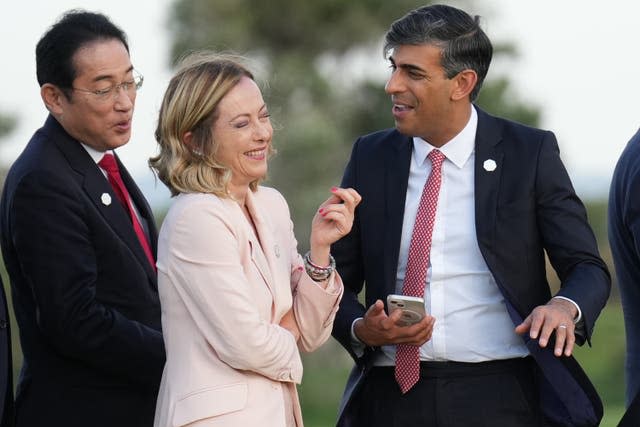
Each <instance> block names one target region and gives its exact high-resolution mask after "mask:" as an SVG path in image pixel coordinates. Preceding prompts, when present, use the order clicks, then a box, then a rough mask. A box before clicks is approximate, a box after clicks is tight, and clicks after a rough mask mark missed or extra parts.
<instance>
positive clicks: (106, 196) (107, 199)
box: [100, 193, 111, 206]
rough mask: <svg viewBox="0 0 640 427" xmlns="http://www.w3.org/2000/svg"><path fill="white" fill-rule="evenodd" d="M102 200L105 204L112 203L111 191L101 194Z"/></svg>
mask: <svg viewBox="0 0 640 427" xmlns="http://www.w3.org/2000/svg"><path fill="white" fill-rule="evenodd" d="M100 200H101V201H102V204H103V205H105V206H109V205H110V204H111V196H110V195H109V193H102V196H100Z"/></svg>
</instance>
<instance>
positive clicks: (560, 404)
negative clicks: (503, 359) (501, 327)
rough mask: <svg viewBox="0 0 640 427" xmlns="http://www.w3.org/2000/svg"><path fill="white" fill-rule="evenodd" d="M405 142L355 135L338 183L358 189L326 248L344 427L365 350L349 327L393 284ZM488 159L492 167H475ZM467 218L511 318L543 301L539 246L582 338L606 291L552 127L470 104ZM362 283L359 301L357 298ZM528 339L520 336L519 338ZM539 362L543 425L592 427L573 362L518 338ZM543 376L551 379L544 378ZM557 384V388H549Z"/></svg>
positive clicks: (585, 386)
mask: <svg viewBox="0 0 640 427" xmlns="http://www.w3.org/2000/svg"><path fill="white" fill-rule="evenodd" d="M411 152H412V138H409V137H406V136H403V135H401V134H399V133H398V132H397V131H396V130H395V129H391V130H385V131H381V132H377V133H374V134H372V135H368V136H365V137H361V138H359V139H358V140H357V141H356V142H355V145H354V147H353V152H352V155H351V159H350V161H349V164H348V165H347V168H346V171H345V175H344V178H343V182H342V185H343V186H344V187H353V188H355V189H356V190H358V191H359V192H360V194H361V195H362V203H361V204H360V205H359V206H358V209H357V211H356V219H355V222H354V226H353V228H352V231H351V233H350V234H349V235H348V236H346V237H345V238H344V239H342V240H340V241H339V242H337V243H336V244H335V245H334V247H333V248H332V252H333V254H334V256H335V258H336V261H337V265H338V271H339V272H340V275H341V276H342V278H343V281H344V284H345V294H344V297H343V299H342V302H341V304H340V310H339V311H338V315H337V318H336V321H335V323H334V329H333V334H334V336H335V337H336V339H337V340H338V341H339V342H340V343H341V344H342V345H343V346H344V347H345V348H346V349H347V350H348V351H349V352H350V353H351V355H352V356H353V357H354V359H355V360H356V363H357V365H356V368H355V369H354V371H353V372H352V375H351V377H350V379H349V381H348V384H347V390H346V392H345V396H344V398H343V402H342V405H341V412H340V419H339V424H340V425H342V426H349V425H350V421H351V417H352V413H353V407H354V406H355V405H356V404H357V388H358V385H359V384H360V383H361V380H362V378H363V376H364V375H366V373H367V369H368V362H369V361H370V355H371V352H373V351H375V349H368V351H367V352H365V356H363V357H362V358H359V357H357V356H356V355H355V353H354V352H353V350H352V349H351V334H350V331H351V324H352V323H353V321H354V319H356V318H357V317H362V316H363V315H364V313H365V311H366V307H369V306H370V305H371V304H373V303H374V302H375V301H376V300H377V299H381V300H382V301H386V296H387V295H388V294H390V293H393V291H394V286H395V278H396V270H397V262H398V253H399V247H400V236H401V230H402V218H403V215H404V203H405V195H406V191H407V181H408V176H409V164H410V159H411ZM488 159H493V160H494V161H495V162H496V164H497V168H496V169H495V170H494V171H492V172H490V171H487V170H485V169H484V168H483V163H484V161H485V160H488ZM475 224H476V233H477V237H478V244H479V247H480V251H481V253H482V255H483V257H484V259H485V261H486V263H487V265H488V267H489V269H490V271H491V273H492V274H493V276H494V278H495V280H496V282H497V284H498V287H499V288H500V291H501V292H502V293H503V295H504V297H505V300H506V301H507V308H508V311H509V314H510V315H511V317H512V320H513V322H514V325H515V324H518V323H520V322H521V320H522V319H523V318H525V317H526V316H527V315H528V314H529V313H530V312H531V311H532V310H533V309H534V308H535V307H536V306H538V305H541V304H545V303H546V302H548V301H549V299H550V298H551V294H550V290H549V285H548V283H547V280H546V272H545V257H544V251H545V250H546V251H547V253H548V255H549V258H550V260H551V263H552V265H553V267H554V269H555V270H556V272H557V274H558V276H559V278H560V279H561V281H562V289H561V290H560V292H559V295H563V296H566V297H568V298H571V299H572V300H574V301H575V302H577V303H578V305H579V306H580V308H581V309H582V314H583V318H584V321H585V327H586V333H587V339H588V337H589V335H590V334H591V331H592V329H593V326H594V322H595V320H596V317H597V316H598V314H599V313H600V310H601V309H602V307H603V306H604V304H605V302H606V299H607V297H608V294H609V289H610V278H609V274H608V271H607V268H606V266H605V264H604V263H603V261H602V260H601V259H600V257H599V255H598V250H597V245H596V240H595V237H594V235H593V233H592V231H591V229H590V227H589V225H588V223H587V218H586V213H585V209H584V206H583V205H582V203H581V202H580V200H579V199H578V197H577V196H576V194H575V192H574V190H573V188H572V186H571V183H570V180H569V177H568V175H567V172H566V170H565V168H564V166H563V164H562V162H561V161H560V158H559V155H558V146H557V142H556V139H555V137H554V135H553V134H552V133H551V132H546V131H541V130H537V129H533V128H529V127H526V126H523V125H520V124H517V123H513V122H510V121H507V120H503V119H499V118H496V117H492V116H490V115H488V114H487V113H485V112H483V111H481V110H479V109H478V129H477V134H476V147H475ZM364 283H366V292H365V305H362V304H361V303H360V302H359V301H358V294H359V293H360V291H361V290H362V288H363V286H364ZM526 340H527V341H529V340H528V338H527V339H526ZM527 345H528V347H529V350H530V351H531V353H532V355H533V356H534V357H535V358H536V361H538V365H539V366H540V374H541V375H540V381H541V395H543V405H544V410H545V413H546V415H547V417H548V418H549V419H550V422H551V425H558V426H595V425H597V423H598V421H599V420H600V418H601V417H602V405H601V403H600V400H599V398H598V396H597V394H596V392H595V390H594V389H593V387H592V385H591V384H590V383H589V381H588V379H587V377H586V376H585V375H584V373H583V372H582V370H581V369H580V367H579V366H578V364H577V363H576V362H575V360H574V359H573V358H564V357H563V358H556V357H555V356H553V354H552V348H553V347H552V346H549V347H548V349H547V350H541V349H540V348H539V346H538V345H537V343H535V342H530V341H529V342H527ZM549 381H552V383H549ZM558 387H563V388H558Z"/></svg>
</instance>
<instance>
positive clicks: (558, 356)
mask: <svg viewBox="0 0 640 427" xmlns="http://www.w3.org/2000/svg"><path fill="white" fill-rule="evenodd" d="M385 53H387V54H389V60H390V62H391V70H392V71H391V76H390V77H389V80H388V82H387V84H386V88H385V89H386V92H387V93H388V94H389V95H391V100H392V103H393V108H392V112H393V116H394V119H395V123H396V129H389V130H384V131H380V132H377V133H374V134H371V135H367V136H364V137H361V138H359V139H358V140H357V141H356V142H355V145H354V147H353V151H352V155H351V158H350V160H349V163H348V165H347V168H346V170H345V174H344V178H343V182H342V185H343V186H345V187H353V188H355V189H356V190H357V191H358V192H359V193H360V194H361V195H362V203H361V205H360V206H359V207H358V209H357V211H356V219H355V221H354V226H353V229H352V231H351V233H350V234H349V235H348V236H346V237H345V238H344V239H342V240H340V241H339V242H337V243H336V244H335V245H334V247H333V249H332V251H333V254H334V256H335V259H336V262H337V265H338V271H339V272H340V275H341V276H342V278H343V281H344V284H345V294H344V297H343V299H342V302H341V304H340V310H339V311H338V314H337V318H336V321H335V323H334V330H333V334H334V336H335V337H336V338H337V339H338V341H339V342H340V343H341V344H342V345H343V346H344V347H345V348H346V349H347V351H349V353H350V354H351V355H352V357H353V358H354V360H355V362H356V366H355V368H354V370H353V371H352V374H351V376H350V378H349V380H348V383H347V388H346V391H345V395H344V397H343V401H342V404H341V408H340V414H339V419H338V425H340V426H367V427H377V426H385V427H388V426H390V425H398V426H399V425H403V426H404V425H407V426H408V425H421V426H422V425H425V426H426V425H438V426H440V427H459V426H460V427H462V426H464V427H467V426H474V427H475V426H491V427H513V426H518V427H528V426H542V425H545V426H582V427H586V426H596V425H597V424H598V423H599V420H600V418H601V417H602V405H601V402H600V400H599V398H598V396H597V393H596V391H595V389H594V388H593V386H592V385H591V383H590V382H589V380H588V378H587V377H586V375H585V374H584V373H583V371H582V370H581V369H580V367H579V366H578V364H577V363H576V361H575V360H574V359H573V357H572V356H571V354H572V351H573V347H574V343H575V342H576V341H578V343H582V342H584V341H585V340H589V338H590V335H591V332H592V330H593V326H594V322H595V320H596V318H597V316H598V314H599V313H600V311H601V309H602V307H603V306H604V304H605V302H606V299H607V297H608V294H609V289H610V278H609V274H608V271H607V268H606V266H605V264H604V263H603V262H602V260H601V258H600V256H599V254H598V250H597V246H596V241H595V238H594V235H593V233H592V231H591V229H590V227H589V225H588V223H587V218H586V213H585V209H584V206H583V204H582V203H581V201H580V200H579V198H578V197H577V196H576V194H575V192H574V190H573V188H572V185H571V183H570V180H569V177H568V175H567V172H566V170H565V168H564V166H563V164H562V162H561V160H560V158H559V155H558V146H557V142H556V139H555V137H554V135H553V134H552V133H551V132H548V131H542V130H538V129H533V128H530V127H526V126H523V125H520V124H517V123H514V122H511V121H507V120H504V119H500V118H496V117H493V116H491V115H489V114H487V113H486V112H484V111H482V110H481V109H479V108H478V107H476V106H475V105H473V104H472V102H473V100H475V98H476V96H477V94H478V92H479V90H480V86H481V84H482V81H483V79H484V77H485V75H486V73H487V70H488V68H489V64H490V62H491V56H492V46H491V42H490V41H489V39H488V37H487V36H486V35H485V33H484V32H483V31H482V29H481V28H480V27H479V24H478V18H477V17H476V18H475V19H474V18H472V17H471V16H469V15H468V14H466V13H465V12H463V11H461V10H458V9H455V8H453V7H449V6H443V5H434V6H428V7H423V8H419V9H417V10H415V11H412V12H410V13H409V14H407V15H406V16H404V17H403V18H401V19H400V20H398V21H396V22H395V23H394V24H393V25H392V26H391V28H390V30H389V31H388V33H387V35H386V45H385ZM414 224H415V226H414ZM425 242H426V243H425ZM545 251H546V253H547V254H548V255H549V259H550V261H551V264H552V265H553V267H554V269H555V271H556V273H557V274H558V276H559V278H560V280H561V289H560V290H559V291H558V292H557V294H555V295H554V296H553V297H552V294H551V291H550V288H549V285H548V283H547V280H546V272H545ZM365 283H366V292H365V298H364V305H363V304H362V303H361V302H360V301H359V300H358V294H359V293H360V292H361V290H362V289H363V287H364V286H365ZM415 283H418V285H419V289H418V292H417V295H416V294H415V293H414V291H413V290H411V289H413V288H412V286H411V285H412V284H415ZM407 289H409V290H410V292H408V291H407ZM403 293H404V294H413V295H411V296H421V297H424V299H425V306H426V309H427V312H428V313H429V314H428V315H427V316H425V317H424V318H423V319H422V320H421V321H420V322H418V323H417V324H414V325H410V326H403V323H402V322H401V318H400V310H396V311H394V312H392V313H391V314H387V312H385V307H384V302H385V301H386V298H387V296H388V295H390V294H403Z"/></svg>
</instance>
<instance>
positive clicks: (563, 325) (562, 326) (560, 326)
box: [558, 323, 567, 329]
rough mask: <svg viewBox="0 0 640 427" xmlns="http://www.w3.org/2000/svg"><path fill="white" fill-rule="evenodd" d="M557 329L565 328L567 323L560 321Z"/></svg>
mask: <svg viewBox="0 0 640 427" xmlns="http://www.w3.org/2000/svg"><path fill="white" fill-rule="evenodd" d="M558 329H567V325H565V324H564V323H561V324H560V325H558Z"/></svg>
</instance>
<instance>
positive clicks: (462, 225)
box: [352, 107, 581, 365]
mask: <svg viewBox="0 0 640 427" xmlns="http://www.w3.org/2000/svg"><path fill="white" fill-rule="evenodd" d="M477 125H478V115H477V113H476V110H475V108H473V107H471V115H470V118H469V122H468V123H467V125H466V126H465V127H464V129H462V131H461V132H460V133H459V134H458V135H456V136H455V137H454V138H453V139H452V140H450V141H449V142H447V143H446V144H444V145H443V146H442V147H440V148H439V150H440V151H441V152H442V153H443V154H444V155H445V156H446V159H445V160H444V162H443V164H442V183H441V187H440V194H439V197H438V206H437V209H436V218H435V222H434V227H433V235H432V243H431V258H430V264H429V268H428V271H427V277H426V281H425V292H424V298H425V308H426V311H427V312H428V313H430V314H431V315H432V316H434V317H435V319H436V322H435V326H434V329H433V335H432V338H431V339H430V340H429V341H427V342H426V343H425V344H424V345H423V346H422V347H421V348H420V359H421V360H427V361H457V362H483V361H488V360H502V359H510V358H518V357H525V356H527V355H528V354H529V351H528V349H527V347H526V346H525V344H524V341H523V340H522V338H521V337H520V336H519V335H518V334H516V333H515V331H514V329H515V326H514V324H513V322H512V321H511V318H510V317H509V314H508V312H507V308H506V305H505V300H504V297H503V296H502V293H501V292H500V290H499V289H498V286H497V284H496V281H495V279H494V278H493V275H492V274H491V272H490V271H489V268H488V266H487V264H486V262H485V261H484V258H483V257H482V254H481V252H480V248H479V247H478V240H477V237H476V227H475V221H476V217H475V185H474V164H475V137H476V130H477ZM435 148H436V147H434V146H432V145H431V144H429V143H428V142H426V141H425V140H423V139H421V138H418V137H414V138H413V151H412V157H411V165H410V170H409V180H408V187H407V194H406V199H405V209H404V219H403V223H402V236H401V241H400V253H399V256H398V272H397V275H396V284H395V293H396V294H402V287H403V283H404V276H405V273H406V269H407V259H408V255H409V245H410V243H411V236H412V233H413V226H414V222H415V218H416V214H417V211H418V205H419V204H420V197H421V195H422V189H423V187H424V185H425V183H426V181H427V178H428V177H429V174H430V172H431V161H429V159H427V156H428V154H429V153H430V152H431V150H433V149H435ZM480 220H482V219H480ZM558 298H563V297H558ZM563 299H567V300H569V301H571V302H572V303H573V304H574V305H575V306H576V307H577V308H578V316H577V318H576V321H578V320H580V318H581V312H580V308H579V307H578V306H577V304H576V303H575V302H574V301H572V300H570V299H568V298H563ZM356 320H358V319H356ZM354 324H355V321H354V323H353V324H352V338H353V348H354V350H355V351H356V354H362V351H363V350H364V345H363V344H362V343H361V342H360V341H359V340H358V339H357V337H356V336H355V333H354V332H353V325H354ZM395 350H396V346H395V345H387V346H383V347H382V353H380V354H378V356H377V359H376V360H374V364H375V365H394V364H395Z"/></svg>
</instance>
